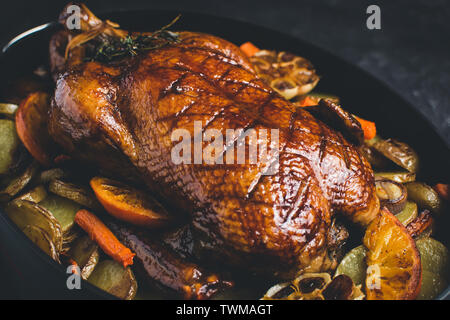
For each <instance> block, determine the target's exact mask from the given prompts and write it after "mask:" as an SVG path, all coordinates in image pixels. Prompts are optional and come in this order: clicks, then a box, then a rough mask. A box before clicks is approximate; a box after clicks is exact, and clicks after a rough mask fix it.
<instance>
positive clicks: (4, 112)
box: [0, 103, 19, 120]
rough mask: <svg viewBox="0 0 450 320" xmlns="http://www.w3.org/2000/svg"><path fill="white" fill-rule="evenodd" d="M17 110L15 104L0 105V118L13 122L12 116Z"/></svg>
mask: <svg viewBox="0 0 450 320" xmlns="http://www.w3.org/2000/svg"><path fill="white" fill-rule="evenodd" d="M18 108H19V106H18V105H17V104H13V103H0V116H4V117H6V118H8V119H12V120H14V116H15V114H16V111H17V109H18Z"/></svg>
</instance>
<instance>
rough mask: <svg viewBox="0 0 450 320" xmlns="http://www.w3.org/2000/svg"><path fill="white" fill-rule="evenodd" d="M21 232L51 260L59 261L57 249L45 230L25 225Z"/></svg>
mask: <svg viewBox="0 0 450 320" xmlns="http://www.w3.org/2000/svg"><path fill="white" fill-rule="evenodd" d="M22 232H23V233H24V234H25V235H26V236H27V237H28V238H29V239H30V240H31V241H33V242H34V243H35V244H36V245H37V246H38V247H39V248H41V250H42V251H44V252H45V253H46V254H48V255H49V256H50V257H51V258H52V259H53V260H55V261H56V262H58V263H59V262H60V261H59V254H58V251H57V250H56V247H55V245H54V244H53V242H52V240H51V239H50V237H49V235H48V234H47V232H45V231H44V230H43V229H41V228H39V227H36V226H33V225H27V226H25V228H23V230H22Z"/></svg>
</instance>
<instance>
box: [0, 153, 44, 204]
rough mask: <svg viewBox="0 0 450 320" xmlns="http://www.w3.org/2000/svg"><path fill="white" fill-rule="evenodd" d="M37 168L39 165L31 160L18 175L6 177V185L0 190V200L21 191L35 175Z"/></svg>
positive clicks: (8, 198) (7, 198)
mask: <svg viewBox="0 0 450 320" xmlns="http://www.w3.org/2000/svg"><path fill="white" fill-rule="evenodd" d="M38 168H39V165H38V164H37V162H35V161H33V163H31V164H30V165H29V166H28V167H27V168H26V169H25V171H24V172H23V173H21V174H20V175H19V176H17V177H14V178H11V179H7V180H6V185H5V186H4V187H3V189H2V190H1V191H0V201H7V200H10V199H11V198H12V197H13V196H15V195H16V194H18V193H19V192H20V191H22V189H23V188H25V187H26V186H27V185H28V183H29V182H30V181H31V179H32V178H33V177H34V176H35V175H36V173H37V171H38Z"/></svg>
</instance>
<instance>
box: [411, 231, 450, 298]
mask: <svg viewBox="0 0 450 320" xmlns="http://www.w3.org/2000/svg"><path fill="white" fill-rule="evenodd" d="M416 245H417V249H418V250H419V252H420V256H421V260H422V269H423V275H422V289H421V290H420V293H419V296H418V299H434V298H436V297H437V295H438V294H439V293H440V292H442V291H443V290H444V289H445V288H446V287H447V285H448V282H449V271H450V260H449V251H448V249H447V248H446V247H445V246H444V245H443V244H442V243H440V242H439V241H437V240H435V239H433V238H422V239H419V240H417V241H416Z"/></svg>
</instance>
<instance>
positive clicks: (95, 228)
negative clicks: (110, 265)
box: [75, 209, 136, 268]
mask: <svg viewBox="0 0 450 320" xmlns="http://www.w3.org/2000/svg"><path fill="white" fill-rule="evenodd" d="M75 222H76V223H77V224H78V225H79V226H80V227H81V228H82V229H83V230H84V231H86V232H87V233H88V234H89V236H90V237H91V239H93V240H94V241H95V242H97V244H98V245H99V246H100V248H102V250H103V251H104V252H105V253H106V254H107V255H109V256H110V257H111V258H113V259H114V260H115V261H117V262H119V263H121V264H122V265H123V267H124V268H126V267H127V266H129V265H132V264H133V257H134V256H135V255H136V254H135V253H133V252H131V250H130V249H128V248H127V247H125V246H124V245H123V244H122V243H121V242H120V241H119V240H117V238H116V237H115V236H114V234H113V233H112V232H111V230H109V229H108V227H107V226H105V224H104V223H103V222H101V221H100V219H99V218H97V217H96V216H95V215H94V214H92V213H90V212H89V211H87V210H84V209H83V210H80V211H78V212H77V214H76V215H75Z"/></svg>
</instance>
